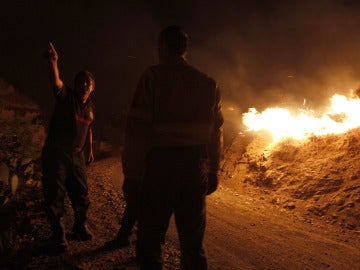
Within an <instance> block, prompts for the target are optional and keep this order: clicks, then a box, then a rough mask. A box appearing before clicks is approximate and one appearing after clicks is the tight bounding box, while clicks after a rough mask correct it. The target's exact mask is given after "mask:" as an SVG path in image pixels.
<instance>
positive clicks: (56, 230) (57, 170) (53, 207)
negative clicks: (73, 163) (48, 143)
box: [42, 149, 68, 250]
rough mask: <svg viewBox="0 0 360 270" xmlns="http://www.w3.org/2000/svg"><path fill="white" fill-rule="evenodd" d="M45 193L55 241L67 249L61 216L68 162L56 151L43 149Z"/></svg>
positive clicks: (46, 206)
mask: <svg viewBox="0 0 360 270" xmlns="http://www.w3.org/2000/svg"><path fill="white" fill-rule="evenodd" d="M42 158H43V160H42V166H43V178H42V183H43V194H44V209H45V214H46V216H47V218H48V221H49V224H50V227H51V231H52V236H53V241H54V244H55V245H61V246H62V248H63V249H64V250H65V249H66V245H67V243H66V238H65V230H64V226H63V224H62V223H61V218H62V216H63V215H64V197H65V194H66V187H65V179H66V177H67V172H68V171H67V167H66V162H65V161H64V159H63V158H62V157H61V155H56V152H55V151H50V150H49V149H45V150H44V151H43V157H42Z"/></svg>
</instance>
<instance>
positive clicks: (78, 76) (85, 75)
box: [75, 70, 95, 84]
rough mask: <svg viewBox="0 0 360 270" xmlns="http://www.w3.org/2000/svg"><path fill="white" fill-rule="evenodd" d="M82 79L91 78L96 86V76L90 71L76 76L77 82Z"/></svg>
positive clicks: (81, 72) (84, 71)
mask: <svg viewBox="0 0 360 270" xmlns="http://www.w3.org/2000/svg"><path fill="white" fill-rule="evenodd" d="M80 77H87V78H90V79H91V80H92V82H93V83H94V84H95V77H94V75H93V74H92V73H91V72H90V71H87V70H83V71H80V72H78V73H77V74H76V75H75V81H76V80H77V79H78V78H80Z"/></svg>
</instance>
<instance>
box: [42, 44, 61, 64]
mask: <svg viewBox="0 0 360 270" xmlns="http://www.w3.org/2000/svg"><path fill="white" fill-rule="evenodd" d="M44 56H45V58H47V59H48V60H49V61H51V62H57V60H58V59H59V56H58V54H57V52H56V50H55V47H54V44H52V42H49V47H48V48H47V50H46V51H45V53H44Z"/></svg>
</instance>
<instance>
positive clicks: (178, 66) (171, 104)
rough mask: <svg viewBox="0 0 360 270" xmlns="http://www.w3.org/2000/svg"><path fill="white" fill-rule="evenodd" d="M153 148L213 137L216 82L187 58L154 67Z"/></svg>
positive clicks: (201, 141)
mask: <svg viewBox="0 0 360 270" xmlns="http://www.w3.org/2000/svg"><path fill="white" fill-rule="evenodd" d="M148 72H149V73H151V76H152V78H153V83H154V92H153V101H154V102H153V116H152V126H153V132H154V133H153V136H152V137H153V140H152V146H153V147H162V146H188V145H199V144H206V143H208V141H209V140H210V132H211V131H210V128H211V126H212V121H213V113H212V109H213V106H214V103H215V100H216V95H217V93H216V91H217V89H216V83H215V81H214V80H213V79H211V78H210V77H208V76H207V75H205V74H204V73H202V72H200V71H198V70H197V69H195V68H194V67H192V66H191V65H189V64H188V63H187V62H186V61H185V60H183V59H180V60H177V61H172V62H167V63H163V64H159V65H156V66H153V67H151V68H150V69H149V70H148Z"/></svg>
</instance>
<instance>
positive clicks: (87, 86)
mask: <svg viewBox="0 0 360 270" xmlns="http://www.w3.org/2000/svg"><path fill="white" fill-rule="evenodd" d="M58 58H59V57H58V54H57V52H56V50H55V48H54V45H53V44H52V43H51V42H50V43H49V46H48V49H47V51H46V59H47V61H48V65H49V71H50V80H51V85H52V88H53V93H54V97H55V101H56V104H55V109H54V112H53V115H52V118H51V121H50V124H49V130H48V136H47V138H46V141H45V145H44V148H43V151H42V166H43V179H42V181H43V192H44V206H45V212H46V215H47V218H48V220H49V223H50V226H51V231H52V246H51V247H52V249H53V251H55V252H65V251H67V248H68V243H67V240H66V236H65V230H64V226H63V224H62V222H61V218H62V216H63V215H64V198H65V195H66V193H68V196H69V198H70V201H71V205H72V208H73V210H74V225H73V228H72V237H73V238H74V239H77V240H80V241H85V240H90V239H92V233H91V232H90V231H89V229H88V226H87V223H86V221H87V211H88V208H89V204H90V201H89V196H88V185H87V176H86V163H91V162H93V160H94V155H93V148H92V128H91V125H92V123H93V121H94V106H93V103H92V101H91V99H90V94H91V93H92V92H93V91H94V88H95V79H94V76H93V75H92V74H91V73H90V72H89V71H81V72H79V73H78V74H76V76H75V81H74V88H73V89H72V88H70V87H68V86H66V85H65V84H64V82H63V81H62V80H61V78H60V74H59V69H58Z"/></svg>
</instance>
